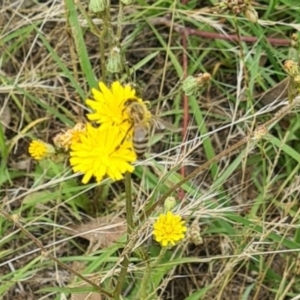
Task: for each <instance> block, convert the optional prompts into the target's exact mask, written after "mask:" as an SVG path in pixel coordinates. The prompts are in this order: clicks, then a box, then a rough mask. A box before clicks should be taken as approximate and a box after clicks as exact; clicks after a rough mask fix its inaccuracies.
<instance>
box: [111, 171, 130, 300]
mask: <svg viewBox="0 0 300 300" xmlns="http://www.w3.org/2000/svg"><path fill="white" fill-rule="evenodd" d="M125 195H126V219H127V245H129V242H130V239H131V234H132V230H133V226H134V224H133V209H132V197H131V174H130V173H129V172H126V173H125ZM129 259H130V252H127V251H126V254H125V256H124V259H123V261H122V265H121V272H120V275H119V278H118V283H117V286H116V288H115V290H114V293H113V294H114V299H116V300H117V299H120V294H121V292H122V287H123V285H124V282H125V278H126V274H127V268H128V265H129Z"/></svg>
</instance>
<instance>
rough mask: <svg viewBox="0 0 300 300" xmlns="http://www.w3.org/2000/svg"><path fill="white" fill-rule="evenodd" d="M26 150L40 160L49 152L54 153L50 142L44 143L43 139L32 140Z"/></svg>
mask: <svg viewBox="0 0 300 300" xmlns="http://www.w3.org/2000/svg"><path fill="white" fill-rule="evenodd" d="M28 152H29V154H30V155H31V157H32V158H34V159H36V160H41V159H44V158H46V157H47V156H49V155H50V154H53V153H55V150H54V148H53V147H52V146H51V145H50V144H47V143H44V142H43V141H39V140H34V141H32V142H31V143H30V145H29V148H28Z"/></svg>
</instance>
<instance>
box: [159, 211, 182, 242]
mask: <svg viewBox="0 0 300 300" xmlns="http://www.w3.org/2000/svg"><path fill="white" fill-rule="evenodd" d="M186 230H187V228H186V226H185V225H184V221H182V220H181V217H180V216H179V215H174V214H173V213H172V212H171V211H168V212H167V213H166V214H161V215H160V216H159V217H158V219H157V221H156V222H155V223H154V225H153V235H154V237H155V240H156V241H157V242H159V243H160V244H161V245H162V246H163V247H167V246H170V245H172V246H174V245H175V243H176V242H178V241H179V240H181V239H183V238H184V233H185V232H186Z"/></svg>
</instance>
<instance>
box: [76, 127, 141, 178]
mask: <svg viewBox="0 0 300 300" xmlns="http://www.w3.org/2000/svg"><path fill="white" fill-rule="evenodd" d="M70 156H71V157H70V164H71V166H72V168H73V171H74V172H82V173H83V174H84V176H83V179H82V182H83V183H87V182H88V181H89V180H90V179H91V177H92V176H94V177H95V178H96V181H97V182H100V181H101V180H102V179H103V177H104V176H105V175H107V176H108V177H110V178H111V179H112V180H114V181H115V180H120V179H122V178H123V174H124V173H125V172H133V170H134V167H133V166H132V165H131V164H130V163H132V162H134V161H135V160H136V154H135V153H134V151H133V149H132V142H131V141H130V140H129V139H124V134H123V133H121V132H120V130H119V128H117V127H108V126H106V127H105V126H100V127H99V128H94V127H92V125H91V124H87V127H86V131H85V132H84V133H82V134H81V135H80V141H79V142H74V143H72V145H71V152H70Z"/></svg>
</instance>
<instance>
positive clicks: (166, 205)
mask: <svg viewBox="0 0 300 300" xmlns="http://www.w3.org/2000/svg"><path fill="white" fill-rule="evenodd" d="M175 206H176V200H175V198H174V197H168V198H167V199H166V200H165V203H164V209H165V211H166V212H168V211H170V210H172V209H173V208H174V207H175Z"/></svg>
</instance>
